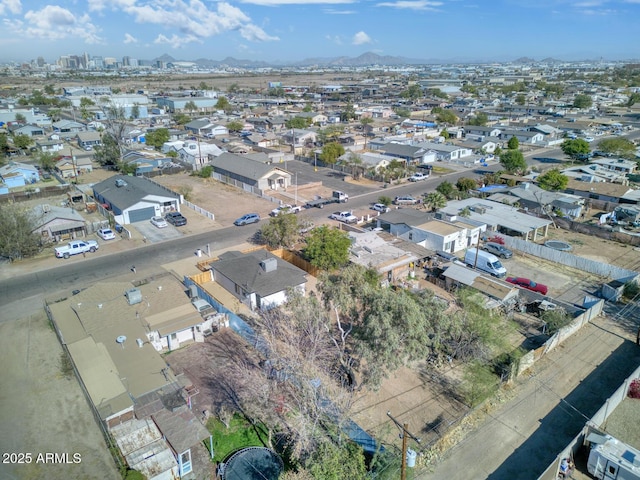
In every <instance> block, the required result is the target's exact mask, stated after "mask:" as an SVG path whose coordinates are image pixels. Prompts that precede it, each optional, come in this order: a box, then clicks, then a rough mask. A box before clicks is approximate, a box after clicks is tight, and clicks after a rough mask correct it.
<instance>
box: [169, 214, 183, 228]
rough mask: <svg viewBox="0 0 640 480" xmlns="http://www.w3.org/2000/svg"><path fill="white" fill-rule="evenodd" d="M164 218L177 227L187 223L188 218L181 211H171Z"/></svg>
mask: <svg viewBox="0 0 640 480" xmlns="http://www.w3.org/2000/svg"><path fill="white" fill-rule="evenodd" d="M164 219H165V220H166V221H167V222H169V223H170V224H171V225H175V226H176V227H182V226H184V225H186V224H187V219H186V218H185V217H183V216H182V214H181V213H180V212H169V213H167V214H166V215H165V216H164Z"/></svg>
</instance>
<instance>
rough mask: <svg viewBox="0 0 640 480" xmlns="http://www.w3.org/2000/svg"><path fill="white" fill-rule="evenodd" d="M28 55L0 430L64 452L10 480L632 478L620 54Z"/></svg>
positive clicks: (636, 377) (630, 231)
mask: <svg viewBox="0 0 640 480" xmlns="http://www.w3.org/2000/svg"><path fill="white" fill-rule="evenodd" d="M125 58H128V57H125ZM40 63H42V62H40ZM40 63H39V62H34V63H31V64H28V63H27V64H20V65H18V64H15V65H9V66H7V67H6V75H5V76H3V80H2V82H3V88H2V90H0V150H1V157H0V261H1V263H0V292H2V294H0V297H4V300H3V301H2V302H1V303H0V312H2V315H0V316H2V317H3V318H6V320H3V321H2V322H0V329H1V331H2V334H1V335H0V337H2V338H3V339H4V340H3V343H0V345H1V346H2V347H3V348H6V351H7V353H6V356H7V367H6V368H7V369H8V370H9V371H11V376H10V377H9V376H8V377H7V381H6V382H5V383H6V385H15V390H14V391H9V390H12V388H7V390H8V392H7V393H6V407H5V411H4V412H3V413H2V415H3V416H2V419H0V423H3V422H4V423H5V424H6V425H7V429H9V427H10V430H11V431H12V432H14V431H15V432H14V435H15V439H16V440H15V442H13V444H10V443H6V445H10V446H11V448H13V451H14V452H16V454H17V452H18V451H23V452H24V453H25V455H26V452H28V451H30V452H31V453H29V457H26V456H23V460H24V459H26V458H31V455H34V456H35V458H37V453H39V451H38V452H36V451H35V450H33V448H36V447H30V448H31V450H29V448H28V447H27V446H26V445H27V443H29V442H32V441H33V442H35V445H36V446H37V448H41V449H42V448H45V447H40V445H48V447H47V448H49V450H51V449H54V448H55V446H56V443H55V438H56V437H60V438H61V440H60V442H61V443H60V447H59V448H60V449H64V448H66V449H69V448H76V449H79V450H77V451H66V450H65V451H66V453H68V454H70V455H71V456H73V454H74V453H75V454H77V455H78V456H79V457H78V458H82V459H83V461H82V462H76V463H78V465H73V464H71V463H70V462H67V463H69V464H68V465H64V469H63V466H62V465H55V466H53V465H52V466H51V468H54V467H55V468H58V467H59V469H58V470H51V472H53V473H51V474H48V473H47V470H46V469H45V468H44V466H42V465H37V464H36V463H35V462H33V464H32V465H29V466H28V468H24V469H22V470H21V469H20V466H19V465H18V463H19V462H18V457H16V459H14V458H13V457H12V456H9V457H7V458H8V459H9V460H11V461H10V462H9V461H6V460H5V461H4V462H3V463H12V464H15V465H12V470H7V472H8V474H7V478H109V479H112V478H113V479H117V478H124V479H130V480H132V479H139V478H146V479H150V480H151V479H158V480H163V479H174V478H184V479H211V478H216V479H229V480H231V479H249V480H251V479H254V478H255V479H258V478H268V479H273V480H277V479H283V480H309V479H316V480H320V479H325V478H353V479H365V478H376V479H395V478H402V479H403V480H404V479H406V478H413V479H432V478H433V479H437V478H450V479H458V478H459V479H463V478H496V479H498V478H499V479H502V478H504V479H506V478H517V479H520V478H521V479H541V480H557V479H558V478H562V479H565V478H567V479H568V478H574V479H588V478H597V479H605V478H606V479H615V478H625V479H626V478H640V467H639V466H638V463H637V462H638V460H637V458H638V457H639V456H640V434H639V433H638V429H637V425H638V421H640V400H639V398H640V347H639V346H638V345H640V316H639V315H638V310H637V308H636V307H637V305H638V301H639V299H640V278H639V276H640V173H638V168H639V167H638V165H640V102H639V100H640V87H638V86H637V85H638V78H639V77H638V76H639V75H640V70H639V69H638V66H637V64H630V63H624V62H611V63H608V62H559V61H540V62H535V61H531V60H527V59H523V60H522V61H517V62H510V63H504V64H490V65H483V64H469V65H463V64H460V65H453V64H452V65H439V66H438V68H433V67H430V66H424V67H417V66H410V67H409V66H408V67H406V68H404V69H403V68H401V67H397V68H396V69H394V70H385V69H380V68H378V67H358V66H353V67H346V66H345V67H344V68H341V69H334V70H330V71H329V69H327V71H321V70H319V69H318V70H314V69H312V68H305V67H298V68H294V67H290V68H283V69H282V70H281V71H278V70H276V69H274V70H273V71H269V72H265V71H259V70H255V71H254V70H252V69H246V71H236V70H235V69H229V70H228V71H222V70H220V71H218V70H215V69H213V70H212V68H211V67H208V66H206V65H199V64H197V63H193V64H187V63H185V62H178V61H176V62H162V61H158V62H155V63H154V64H151V65H141V64H137V62H135V64H132V62H131V59H129V60H128V61H127V62H126V63H127V65H120V62H116V64H118V65H116V64H114V65H113V66H110V67H106V66H99V65H98V64H97V63H96V62H94V61H89V62H87V61H85V59H81V57H78V59H74V60H73V61H71V59H70V58H69V57H66V58H61V59H59V61H58V62H56V64H55V65H53V64H51V65H49V64H44V63H43V64H40ZM123 63H124V62H123ZM238 70H240V69H238ZM78 72H82V73H83V74H84V76H82V77H80V76H78V75H76V74H77V73H78ZM113 72H119V75H118V76H111V73H113ZM107 74H109V75H107ZM614 74H615V75H614ZM614 77H615V81H614V80H612V79H613V78H614ZM26 79H28V80H29V81H26ZM25 332H26V333H25ZM32 332H33V333H32ZM24 338H27V340H24ZM22 349H25V350H24V351H23V350H22ZM34 355H35V358H38V359H40V360H38V361H36V360H33V358H34V357H33V356H34ZM46 355H48V356H46ZM25 358H26V359H27V363H26V365H27V366H26V367H25V363H24V362H25ZM621 359H624V360H621ZM30 362H34V363H33V366H30V365H32V363H30ZM36 368H37V369H45V368H46V369H48V370H42V372H43V373H41V374H39V376H40V377H42V378H43V379H47V383H48V385H44V384H43V385H41V386H36V384H35V383H34V384H31V383H30V382H21V381H20V377H19V375H23V374H24V375H29V369H36ZM34 371H35V370H34ZM38 371H39V370H38ZM43 382H44V380H43ZM48 389H57V390H55V393H53V392H54V390H48ZM38 392H41V393H38ZM63 395H66V397H63ZM25 398H28V399H29V400H28V402H29V403H28V405H29V406H30V407H32V409H34V410H35V409H36V407H37V410H38V411H40V412H42V413H41V415H42V417H44V418H46V419H47V420H46V421H47V422H48V421H49V420H48V419H49V417H51V422H52V425H51V427H50V429H49V432H41V431H40V429H41V428H42V427H43V425H36V424H35V423H34V424H30V423H25V424H24V426H22V427H21V426H19V425H18V424H14V423H13V422H14V420H12V419H13V418H15V417H18V416H22V415H24V414H25V412H24V411H23V410H22V411H21V410H20V409H23V408H24V407H23V406H22V405H21V402H22V401H23V399H25ZM62 398H66V400H64V401H63V400H62ZM3 402H5V401H4V400H3ZM32 402H34V403H32ZM62 403H64V406H61V405H58V404H62ZM74 411H75V413H74ZM42 417H41V421H42V422H45V420H44V418H42ZM494 421H495V423H492V422H494ZM74 423H75V424H76V426H72V425H74ZM497 424H500V425H498V426H496V425H497ZM500 428H505V429H506V430H504V431H502V430H499V429H500ZM80 431H86V432H91V433H87V435H91V436H90V437H87V438H91V440H87V441H84V442H83V441H82V440H74V439H75V438H78V439H81V437H82V434H81V433H80ZM17 432H19V433H17ZM2 433H5V432H4V431H3V432H2ZM35 438H38V441H37V442H36V441H35V440H34V439H35ZM487 438H491V442H487ZM63 439H64V440H63ZM38 442H40V443H38ZM46 442H49V443H46ZM65 442H66V443H65ZM74 442H75V443H74ZM501 442H503V443H501ZM489 443H490V445H489ZM66 445H72V447H66ZM88 445H89V446H88ZM18 447H20V448H18ZM8 448H9V447H8V446H7V447H4V446H3V451H6V452H9V451H10V450H8ZM43 451H44V450H43ZM527 452H528V453H527ZM59 453H62V452H59ZM11 455H13V454H11ZM61 458H62V457H61ZM65 458H66V457H65ZM456 459H457V460H458V461H457V460H456ZM460 462H461V463H462V464H463V465H462V466H461V465H460ZM28 463H32V462H28ZM58 463H63V462H58ZM80 463H81V465H80ZM518 465H521V466H520V467H517V466H518ZM74 468H75V469H76V470H74ZM474 468H476V470H474ZM247 472H249V473H247ZM255 472H258V473H255ZM0 476H2V475H0Z"/></svg>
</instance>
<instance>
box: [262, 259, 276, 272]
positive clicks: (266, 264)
mask: <svg viewBox="0 0 640 480" xmlns="http://www.w3.org/2000/svg"><path fill="white" fill-rule="evenodd" d="M260 266H261V267H262V269H263V270H264V271H265V273H269V272H275V271H276V270H277V269H278V261H277V260H276V259H275V258H266V259H264V260H262V261H261V262H260Z"/></svg>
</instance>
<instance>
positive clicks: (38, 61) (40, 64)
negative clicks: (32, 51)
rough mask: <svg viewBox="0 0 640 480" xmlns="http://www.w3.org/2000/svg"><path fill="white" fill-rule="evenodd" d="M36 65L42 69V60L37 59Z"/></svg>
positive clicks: (40, 58)
mask: <svg viewBox="0 0 640 480" xmlns="http://www.w3.org/2000/svg"><path fill="white" fill-rule="evenodd" d="M36 64H37V65H38V67H40V68H42V67H44V58H42V57H38V59H37V60H36Z"/></svg>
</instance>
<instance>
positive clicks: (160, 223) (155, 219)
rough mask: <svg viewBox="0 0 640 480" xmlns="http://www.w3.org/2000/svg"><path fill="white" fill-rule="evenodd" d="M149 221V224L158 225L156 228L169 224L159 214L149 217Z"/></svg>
mask: <svg viewBox="0 0 640 480" xmlns="http://www.w3.org/2000/svg"><path fill="white" fill-rule="evenodd" d="M149 221H150V222H151V225H153V226H154V227H158V228H166V227H168V226H169V224H168V223H167V221H166V220H165V219H164V218H162V217H159V216H156V217H151V220H149Z"/></svg>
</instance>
